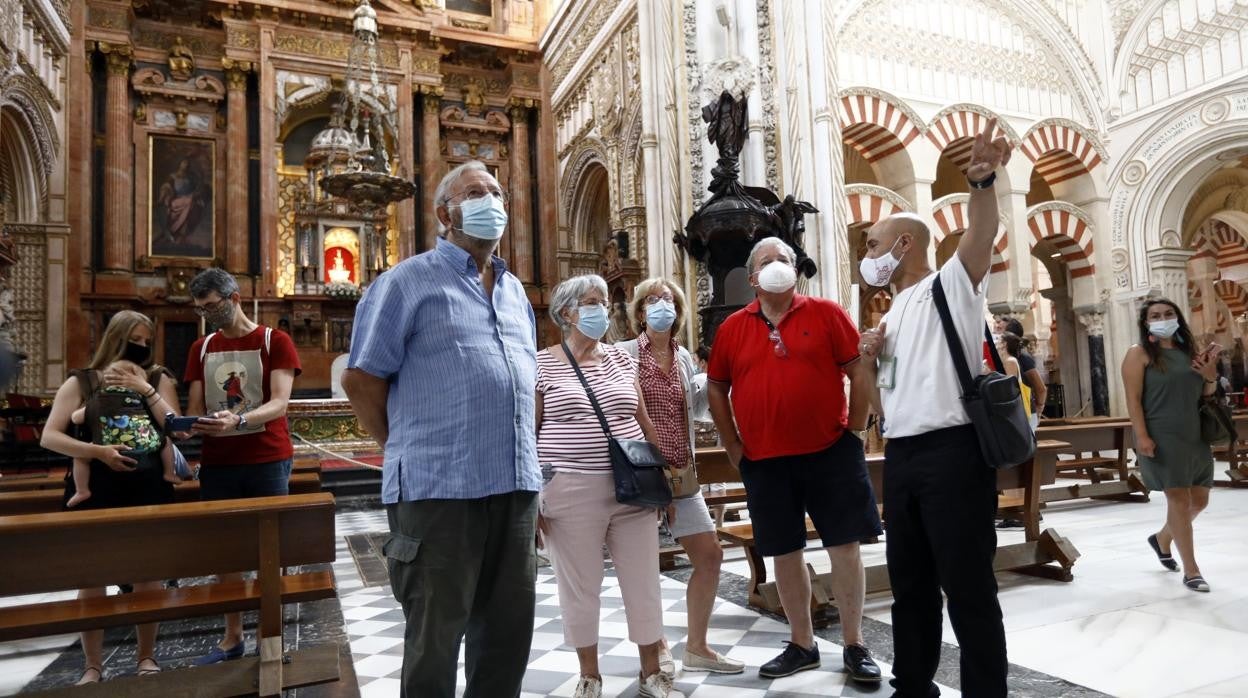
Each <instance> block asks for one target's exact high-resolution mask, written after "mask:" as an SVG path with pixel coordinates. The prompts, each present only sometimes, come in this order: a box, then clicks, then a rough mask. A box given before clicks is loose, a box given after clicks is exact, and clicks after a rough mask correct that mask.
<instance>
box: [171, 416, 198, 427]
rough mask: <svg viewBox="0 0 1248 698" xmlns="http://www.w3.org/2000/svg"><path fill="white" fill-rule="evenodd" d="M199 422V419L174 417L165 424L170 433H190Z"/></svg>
mask: <svg viewBox="0 0 1248 698" xmlns="http://www.w3.org/2000/svg"><path fill="white" fill-rule="evenodd" d="M197 422H199V417H194V416H191V417H173V418H170V419H168V420H166V422H165V428H166V429H167V430H168V431H190V430H191V427H193V426H195V424H196V423H197Z"/></svg>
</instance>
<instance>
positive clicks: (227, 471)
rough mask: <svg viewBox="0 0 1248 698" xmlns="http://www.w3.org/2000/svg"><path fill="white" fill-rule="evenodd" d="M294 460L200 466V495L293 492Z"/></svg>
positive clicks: (229, 496)
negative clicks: (292, 465) (291, 478)
mask: <svg viewBox="0 0 1248 698" xmlns="http://www.w3.org/2000/svg"><path fill="white" fill-rule="evenodd" d="M290 467H291V459H289V458H287V459H286V460H279V461H273V462H271V463H253V464H250V465H216V466H204V467H201V468H200V469H199V498H200V499H203V500H205V501H207V500H214V499H245V498H248V497H277V496H281V495H286V494H290Z"/></svg>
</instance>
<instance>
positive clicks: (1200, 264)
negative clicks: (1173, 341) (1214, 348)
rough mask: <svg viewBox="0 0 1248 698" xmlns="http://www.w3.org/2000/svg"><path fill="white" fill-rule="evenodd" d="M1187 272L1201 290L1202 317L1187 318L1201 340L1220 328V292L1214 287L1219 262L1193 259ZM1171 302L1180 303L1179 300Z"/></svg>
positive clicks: (1213, 259) (1202, 258) (1212, 259)
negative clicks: (1218, 299) (1218, 300)
mask: <svg viewBox="0 0 1248 698" xmlns="http://www.w3.org/2000/svg"><path fill="white" fill-rule="evenodd" d="M1187 270H1188V272H1189V276H1188V278H1189V279H1191V280H1192V281H1195V282H1196V287H1197V288H1199V289H1200V298H1201V304H1200V315H1198V316H1193V315H1191V314H1189V315H1188V316H1187V317H1188V320H1189V321H1190V323H1191V325H1192V332H1193V333H1195V335H1196V337H1197V339H1200V338H1201V337H1203V336H1204V335H1206V334H1208V335H1212V334H1213V333H1214V332H1216V331H1217V328H1218V303H1217V302H1216V301H1217V298H1218V292H1217V291H1216V290H1214V286H1213V284H1214V282H1215V281H1217V280H1218V260H1217V259H1215V258H1214V257H1201V258H1199V259H1195V258H1193V259H1192V260H1190V262H1188V264H1187ZM1184 295H1187V294H1186V293H1185V294H1184ZM1171 300H1174V301H1176V302H1177V301H1178V299H1177V298H1173V299H1171ZM1189 300H1190V299H1189Z"/></svg>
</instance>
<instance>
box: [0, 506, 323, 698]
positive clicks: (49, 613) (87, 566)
mask: <svg viewBox="0 0 1248 698" xmlns="http://www.w3.org/2000/svg"><path fill="white" fill-rule="evenodd" d="M205 531H211V535H204V532H205ZM334 538H335V536H334V499H333V496H332V495H329V494H324V493H322V494H305V495H292V496H287V497H260V498H255V499H240V500H226V501H220V502H189V503H184V504H165V505H159V506H145V507H128V508H121V509H103V510H98V511H71V512H57V513H55V514H32V515H23V516H9V517H0V569H3V570H4V574H2V575H0V596H12V595H28V594H37V593H46V592H54V591H65V590H71V589H86V588H93V587H103V586H106V585H109V584H116V583H117V582H118V581H119V580H120V581H128V582H145V581H159V580H164V579H171V578H179V577H180V578H187V577H203V576H209V575H215V574H224V573H231V572H244V571H248V570H257V577H256V579H255V580H249V581H246V582H228V583H214V584H205V585H200V586H194V587H182V588H179V589H159V590H154V591H136V592H134V593H130V594H124V595H120V596H105V597H99V598H94V599H73V600H69V601H52V602H43V603H31V604H26V605H21V606H10V607H7V608H5V610H4V613H3V614H0V641H9V640H19V639H23V638H31V637H40V636H45V635H59V634H62V633H72V632H80V631H83V630H93V629H97V628H108V627H114V626H128V625H133V624H136V623H150V622H157V621H167V620H174V619H180V618H192V617H198V616H210V615H219V614H222V613H228V612H234V611H246V610H258V611H259V614H260V616H259V624H258V630H257V640H258V642H257V644H258V646H259V649H260V656H259V658H256V657H246V658H243V659H240V660H236V661H233V662H224V663H221V664H218V665H214V666H207V667H195V668H191V669H186V670H170V671H165V672H162V673H161V674H158V675H156V676H147V677H143V678H138V677H133V678H128V679H116V680H113V681H109V682H108V683H106V684H101V685H99V686H96V687H91V688H90V689H78V690H81V691H82V693H81V695H88V694H90V693H91V691H95V692H96V693H95V694H96V695H105V694H108V695H126V696H169V695H191V694H192V693H193V692H194V689H203V691H206V692H207V694H211V695H219V696H234V695H246V694H255V693H256V691H257V687H258V688H259V693H260V695H262V696H269V695H278V694H279V693H280V692H281V691H282V690H283V689H288V688H294V687H297V686H307V685H313V684H318V683H326V682H330V681H336V680H337V679H338V673H339V667H338V657H339V648H338V647H337V646H334V645H329V646H325V647H316V648H311V649H303V650H298V651H294V652H289V653H285V656H283V655H284V647H283V644H282V605H283V604H287V603H297V602H304V601H314V600H318V599H325V598H331V597H333V596H334V595H335V593H336V592H335V589H334V580H333V574H332V573H331V572H328V571H321V572H306V573H302V574H290V575H283V574H282V569H283V568H284V567H291V566H296V565H310V564H318V563H327V562H332V561H333V560H334V556H335V551H334V542H335V541H334ZM203 691H201V692H203Z"/></svg>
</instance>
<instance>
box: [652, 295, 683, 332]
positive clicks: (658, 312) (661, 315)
mask: <svg viewBox="0 0 1248 698" xmlns="http://www.w3.org/2000/svg"><path fill="white" fill-rule="evenodd" d="M675 322H676V306H675V305H674V304H673V303H672V302H671V301H669V300H659V301H655V302H653V303H651V304H650V305H648V306H646V327H649V328H651V329H653V330H654V331H655V332H666V331H667V330H669V329H671V327H672V324H673V323H675Z"/></svg>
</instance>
